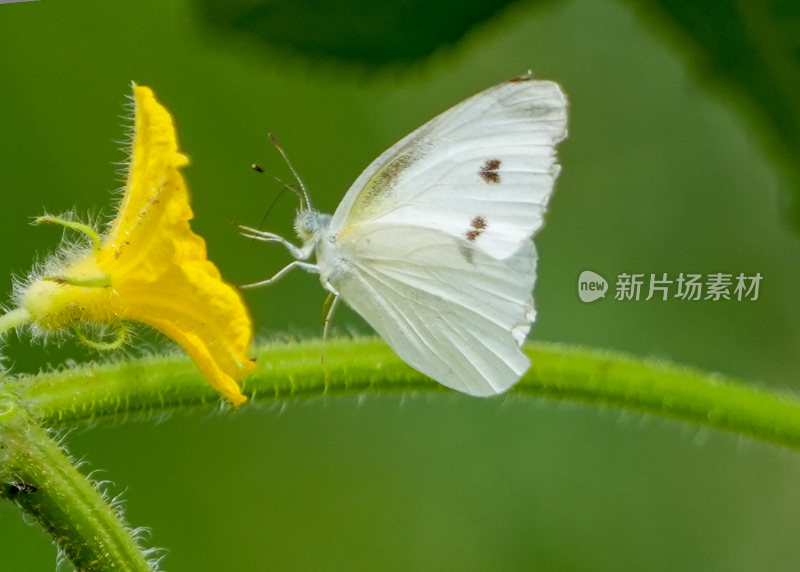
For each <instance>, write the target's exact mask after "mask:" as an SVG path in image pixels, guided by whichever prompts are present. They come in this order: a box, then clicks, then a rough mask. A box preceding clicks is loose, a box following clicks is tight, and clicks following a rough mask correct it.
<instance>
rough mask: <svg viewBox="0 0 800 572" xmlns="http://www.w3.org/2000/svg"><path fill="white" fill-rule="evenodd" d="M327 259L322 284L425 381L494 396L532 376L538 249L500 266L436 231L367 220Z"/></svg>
mask: <svg viewBox="0 0 800 572" xmlns="http://www.w3.org/2000/svg"><path fill="white" fill-rule="evenodd" d="M320 255H321V256H320V260H319V262H320V268H324V269H332V271H331V272H330V273H329V274H327V275H324V276H323V280H328V281H330V283H331V284H332V285H333V286H334V288H336V290H337V291H338V292H339V294H340V295H341V296H342V298H343V299H344V300H345V302H346V303H347V304H348V305H350V306H351V307H352V308H353V309H354V310H355V311H356V312H358V313H359V314H360V315H361V316H362V317H363V318H364V319H365V320H366V321H367V322H368V323H369V324H370V325H371V326H372V327H373V328H374V329H375V331H376V332H377V333H378V334H379V335H380V336H381V337H382V338H383V339H384V340H385V341H386V342H387V343H388V344H389V345H390V346H391V347H392V349H394V351H395V352H396V353H397V355H399V356H400V357H401V358H402V359H403V360H404V361H406V362H407V363H408V364H409V365H411V366H412V367H414V368H416V369H418V370H419V371H421V372H422V373H424V374H425V375H427V376H429V377H431V378H433V379H435V380H436V381H438V382H440V383H442V384H444V385H446V386H448V387H451V388H453V389H456V390H458V391H462V392H465V393H468V394H471V395H479V396H486V395H493V394H496V393H501V392H503V391H505V390H506V389H508V388H509V387H511V386H512V385H513V384H514V383H515V382H516V381H517V380H518V379H519V378H520V377H521V376H522V374H523V373H524V372H525V371H526V370H527V369H528V366H529V365H530V361H529V360H528V358H527V357H526V356H525V354H523V353H522V351H521V349H520V346H521V345H522V343H523V342H524V341H525V337H526V336H527V334H528V330H529V329H530V324H531V322H532V320H533V317H534V310H533V299H532V297H531V289H532V288H533V283H534V280H535V274H536V269H535V266H536V252H535V249H534V246H533V243H532V242H530V241H527V242H526V243H525V244H524V245H523V246H522V247H521V248H519V249H518V250H517V252H516V253H515V254H514V255H512V256H510V257H508V258H506V259H503V260H500V259H497V258H494V257H492V256H490V255H488V254H486V253H485V252H483V251H482V250H481V249H479V248H477V247H476V246H475V245H474V244H471V243H469V242H467V241H464V240H461V239H459V238H455V237H452V236H450V235H449V234H447V233H444V232H441V231H439V230H436V229H432V228H426V227H416V226H409V225H407V224H406V225H386V224H383V223H381V224H372V223H366V224H361V225H358V226H357V227H355V228H353V230H352V231H351V233H350V234H349V235H348V240H347V241H346V242H345V243H344V244H338V245H334V246H332V250H326V249H323V250H322V251H321V252H320Z"/></svg>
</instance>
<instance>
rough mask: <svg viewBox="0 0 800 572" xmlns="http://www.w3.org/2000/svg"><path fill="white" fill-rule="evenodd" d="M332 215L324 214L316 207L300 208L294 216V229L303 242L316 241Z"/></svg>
mask: <svg viewBox="0 0 800 572" xmlns="http://www.w3.org/2000/svg"><path fill="white" fill-rule="evenodd" d="M330 220H331V215H327V214H322V213H320V212H319V211H315V210H314V209H300V210H299V211H297V216H296V217H294V231H295V232H296V233H297V236H299V237H300V240H302V241H303V244H308V243H310V242H316V240H317V238H318V237H319V235H320V232H321V231H323V230H325V229H326V228H327V227H328V225H329V224H330Z"/></svg>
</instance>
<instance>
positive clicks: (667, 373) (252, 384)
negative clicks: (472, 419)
mask: <svg viewBox="0 0 800 572" xmlns="http://www.w3.org/2000/svg"><path fill="white" fill-rule="evenodd" d="M526 351H527V353H528V354H529V355H530V357H531V360H532V361H533V366H532V367H531V369H530V371H528V373H527V374H525V376H524V377H523V378H522V380H521V381H520V382H519V383H518V384H517V385H516V386H515V387H514V389H513V390H512V391H511V392H509V394H508V396H503V397H499V398H497V399H513V398H514V397H515V396H516V398H521V397H522V396H528V397H536V398H548V399H555V400H566V401H578V402H583V403H587V404H590V405H600V406H613V407H618V408H621V409H626V410H631V411H638V412H643V413H648V414H652V415H658V416H661V417H668V418H673V419H678V420H683V421H689V422H692V423H697V424H699V425H705V426H709V427H715V428H717V429H722V430H725V431H730V432H733V433H737V434H740V435H747V436H750V437H754V438H757V439H761V440H764V441H770V442H772V443H777V444H780V445H785V446H787V447H792V448H797V449H800V399H798V398H797V397H796V396H790V395H785V394H779V393H777V392H774V391H770V390H768V389H765V388H759V387H757V386H754V385H752V384H748V383H745V382H741V381H735V380H732V379H727V378H724V377H722V376H719V375H716V374H709V373H705V372H701V371H697V370H692V369H688V368H681V367H677V366H674V365H669V364H665V363H663V361H657V360H649V359H637V358H632V357H628V356H624V355H620V354H615V353H610V352H600V351H596V350H586V349H579V348H569V347H564V346H558V345H548V344H530V345H528V346H527V347H526ZM323 355H324V363H321V362H322V361H323V360H322V359H321V358H322V356H323ZM258 364H259V367H258V369H257V371H256V372H254V373H253V374H251V376H250V377H249V378H248V380H247V382H246V383H245V384H244V390H245V393H246V394H248V395H250V396H251V398H252V399H253V400H255V401H276V400H291V399H302V398H310V397H321V396H323V395H325V396H332V395H347V394H359V393H380V394H388V393H408V392H420V391H426V392H427V391H432V392H433V391H441V392H445V391H449V390H447V389H446V388H443V387H441V386H440V385H438V384H436V383H434V382H432V381H430V380H428V379H427V378H425V377H424V376H423V375H421V374H419V373H417V372H416V371H414V370H413V369H411V368H410V367H408V366H407V365H405V364H404V363H403V362H402V361H401V360H400V359H399V358H398V357H397V356H395V354H394V353H393V352H392V351H391V350H390V349H388V348H387V347H386V345H385V344H383V343H382V342H380V341H378V340H374V339H360V340H330V341H328V342H325V343H324V344H323V343H321V342H319V341H312V342H301V343H291V344H272V345H267V346H263V347H261V348H260V349H259V351H258ZM8 387H9V389H13V390H14V391H15V392H16V393H17V394H18V395H19V398H20V399H21V400H22V402H23V403H24V404H25V406H26V407H27V408H28V410H29V411H30V412H31V414H32V415H34V416H35V417H36V418H38V419H41V421H42V422H43V423H44V424H46V425H49V426H56V427H58V426H71V425H73V424H75V423H76V422H84V421H91V420H95V419H100V418H105V417H119V416H124V415H127V414H130V413H141V412H153V413H158V412H162V411H165V410H172V409H178V408H186V407H199V406H203V405H206V404H210V403H218V402H219V399H220V398H219V395H218V394H217V393H216V392H215V391H214V390H213V389H211V387H210V386H208V384H207V383H206V382H205V380H204V379H203V378H202V376H201V375H200V374H199V373H198V372H197V371H196V369H195V368H194V366H193V365H192V363H191V362H190V361H189V360H188V359H187V358H185V357H183V356H177V355H176V356H169V357H157V358H145V359H141V360H134V361H128V362H118V363H112V364H105V365H88V366H82V367H79V368H75V369H70V370H67V371H61V372H56V373H50V374H45V375H40V376H36V377H35V378H20V379H18V380H17V381H15V382H13V383H11V384H9V386H8Z"/></svg>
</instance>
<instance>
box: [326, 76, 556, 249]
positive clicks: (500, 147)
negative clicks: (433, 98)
mask: <svg viewBox="0 0 800 572" xmlns="http://www.w3.org/2000/svg"><path fill="white" fill-rule="evenodd" d="M565 136H566V99H565V98H564V95H563V93H562V92H561V89H560V88H559V86H558V85H557V84H555V83H553V82H549V81H534V80H532V79H530V78H529V77H523V78H518V79H516V80H512V81H508V82H506V83H503V84H500V85H497V86H495V87H492V88H490V89H487V90H485V91H483V92H481V93H479V94H477V95H475V96H473V97H471V98H469V99H467V100H465V101H463V102H462V103H459V104H458V105H456V106H455V107H453V108H451V109H449V110H448V111H445V112H444V113H442V114H441V115H439V116H437V117H435V118H434V119H432V120H431V121H429V122H428V123H426V124H425V125H423V126H422V127H420V128H418V129H417V130H415V131H414V132H412V133H411V134H410V135H408V136H407V137H405V138H403V139H402V140H401V141H399V142H398V143H396V144H395V145H393V146H392V147H391V148H389V149H388V150H387V151H386V152H385V153H383V154H382V155H381V156H380V157H379V158H378V159H376V160H375V161H374V162H373V163H372V164H371V165H370V166H369V167H367V169H366V170H365V171H364V172H363V173H362V174H361V176H359V178H358V179H357V180H356V181H355V183H353V185H352V187H350V189H349V190H348V192H347V194H346V195H345V197H344V199H343V200H342V202H341V204H340V205H339V208H338V209H337V210H336V212H335V214H334V215H333V219H332V221H331V227H330V228H331V229H332V231H334V232H337V233H338V232H342V231H343V232H347V229H348V227H350V226H354V225H359V224H363V223H366V222H368V221H369V222H374V223H380V224H384V225H395V224H400V225H402V224H407V223H408V222H409V221H414V222H415V224H416V225H417V226H420V227H422V228H435V229H438V230H440V231H442V232H444V233H447V234H449V235H450V236H453V237H455V238H458V239H463V240H467V241H469V242H472V243H474V245H475V246H476V247H478V248H479V249H481V250H483V251H485V252H486V253H488V254H489V255H491V256H493V257H497V258H506V257H509V256H511V255H513V254H514V253H515V252H516V251H517V250H518V249H519V248H520V246H521V245H522V244H523V242H524V241H526V240H528V239H529V238H530V237H531V236H532V235H533V233H535V232H536V231H537V230H538V229H539V228H540V227H541V225H542V221H543V216H544V212H545V208H546V206H547V202H548V200H549V198H550V194H551V192H552V189H553V183H554V181H555V178H556V177H557V176H558V172H559V169H560V167H559V165H558V164H557V163H556V158H555V145H556V144H557V143H558V142H559V141H561V140H562V139H563V138H564V137H565Z"/></svg>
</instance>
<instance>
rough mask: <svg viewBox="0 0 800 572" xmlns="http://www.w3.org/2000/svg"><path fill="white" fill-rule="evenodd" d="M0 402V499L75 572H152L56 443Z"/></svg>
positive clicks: (10, 401) (106, 505) (130, 536)
mask: <svg viewBox="0 0 800 572" xmlns="http://www.w3.org/2000/svg"><path fill="white" fill-rule="evenodd" d="M0 401H1V403H0V443H2V455H1V457H2V463H0V465H1V466H2V472H0V477H2V485H1V486H2V489H0V495H1V496H5V497H7V498H9V499H10V500H12V501H13V502H15V503H16V504H17V505H18V506H19V507H20V508H21V509H22V510H23V511H25V512H27V513H28V514H30V515H31V516H33V518H35V519H36V520H37V521H38V522H39V524H40V525H41V526H42V527H43V528H44V529H45V530H46V531H47V532H48V533H49V534H50V535H51V536H52V538H53V539H54V540H55V542H56V543H57V544H58V546H59V548H60V549H61V550H62V551H63V552H64V554H65V555H66V556H67V558H69V560H70V561H71V562H72V563H73V564H74V565H75V567H76V568H77V569H78V570H87V571H95V570H96V571H109V570H126V571H128V570H130V571H145V570H146V571H149V570H151V566H150V564H149V563H148V561H147V558H146V556H145V554H144V553H143V552H142V550H141V549H140V548H139V547H138V546H137V544H136V540H135V538H134V536H133V534H132V532H131V531H130V530H129V529H128V528H127V527H126V526H125V525H124V524H123V522H122V520H121V519H120V517H119V515H118V514H117V511H116V510H115V509H114V508H113V507H112V506H111V505H110V504H109V502H108V501H107V500H105V499H104V498H103V497H102V495H101V494H100V492H98V491H97V489H96V488H95V487H94V486H92V484H91V483H90V482H89V480H88V479H87V478H86V477H84V476H83V475H82V474H80V472H78V470H77V469H76V468H75V466H74V465H73V463H72V462H71V461H70V460H69V459H68V458H67V456H66V455H65V454H64V452H63V450H62V448H61V447H60V446H59V445H58V443H56V442H55V441H53V439H52V438H51V437H50V436H48V435H47V434H46V433H45V431H44V430H43V429H42V428H41V427H40V426H39V425H38V424H37V423H35V422H33V421H32V420H31V419H30V418H29V417H28V415H27V414H26V413H25V412H24V411H22V410H21V409H20V408H19V407H17V406H16V404H15V401H14V400H13V399H12V398H10V397H5V398H3V399H1V400H0Z"/></svg>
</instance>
